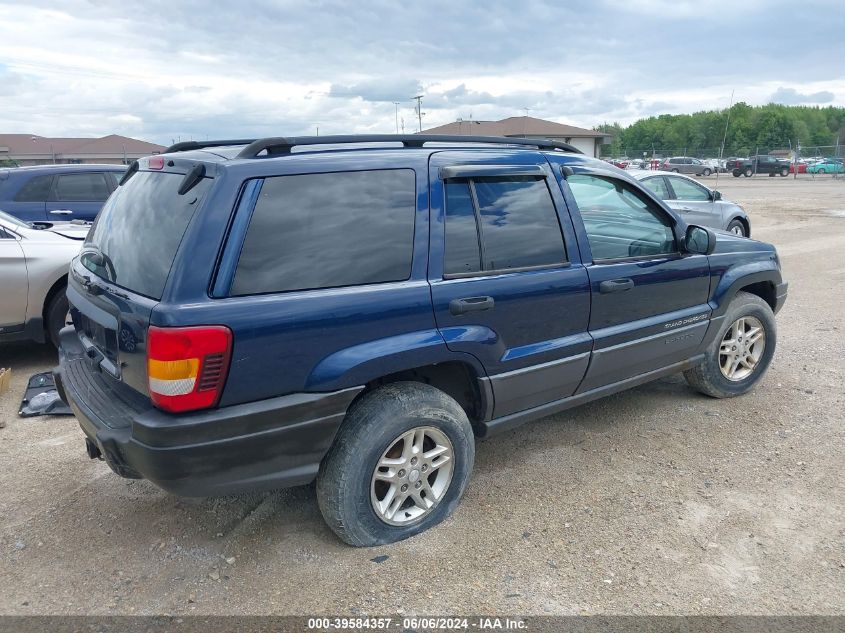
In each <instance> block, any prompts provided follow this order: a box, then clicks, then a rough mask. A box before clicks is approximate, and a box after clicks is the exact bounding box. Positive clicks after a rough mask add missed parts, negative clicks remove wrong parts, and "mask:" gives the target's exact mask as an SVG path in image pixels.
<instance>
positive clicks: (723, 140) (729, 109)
mask: <svg viewBox="0 0 845 633" xmlns="http://www.w3.org/2000/svg"><path fill="white" fill-rule="evenodd" d="M733 105H734V91H733V90H731V100H730V103H729V104H728V118H727V120H726V121H725V134H724V136H722V146H721V147H720V148H719V161H718V162H717V163H716V185H715V186H714V187H713V189H714V191H715V190H717V189H718V188H719V170H720V169H721V168H722V155H723V154H724V153H725V143H727V141H728V125H730V123H731V108H732V107H733Z"/></svg>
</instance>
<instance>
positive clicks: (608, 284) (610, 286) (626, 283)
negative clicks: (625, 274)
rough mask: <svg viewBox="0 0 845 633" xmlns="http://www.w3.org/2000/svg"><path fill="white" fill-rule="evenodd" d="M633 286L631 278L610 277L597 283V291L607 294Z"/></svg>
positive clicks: (623, 290)
mask: <svg viewBox="0 0 845 633" xmlns="http://www.w3.org/2000/svg"><path fill="white" fill-rule="evenodd" d="M633 287H634V280H633V279H628V278H625V279H611V280H609V281H603V282H601V283H600V284H599V292H601V293H602V294H609V293H611V292H625V291H626V290H630V289H631V288H633Z"/></svg>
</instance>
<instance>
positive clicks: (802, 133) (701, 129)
mask: <svg viewBox="0 0 845 633" xmlns="http://www.w3.org/2000/svg"><path fill="white" fill-rule="evenodd" d="M729 114H730V121H729V124H728V133H727V138H726V140H725V149H724V153H723V155H724V156H726V157H727V156H748V155H751V154H753V153H754V152H755V151H759V152H760V153H763V152H769V151H772V150H778V149H794V148H795V147H796V145H797V144H798V143H799V142H800V144H801V147H802V152H801V153H802V155H805V156H806V155H810V154H812V153H814V150H815V149H816V148H819V151H821V148H825V149H826V151H825V152H824V153H825V154H826V155H833V154H834V153H836V152H837V151H838V154H839V155H841V154H842V152H843V148H841V147H839V146H840V144H845V108H840V107H834V106H825V107H819V106H787V105H780V104H775V103H770V104H768V105H764V106H750V105H748V104H747V103H744V102H742V101H740V102H738V103H736V104H734V105H733V106H732V107H731V108H730V110H728V109H725V110H708V111H703V112H695V113H693V114H661V115H660V116H652V117H648V118H647V119H640V120H639V121H636V122H635V123H632V124H631V125H629V126H627V127H623V126H621V125H619V124H618V123H611V124H608V123H605V124H603V125H599V126H596V128H595V129H596V130H598V131H601V132H606V133H608V134H612V135H613V142H612V143H611V144H610V145H604V146H602V155H603V156H623V155H627V156H629V157H631V158H635V157H638V156H641V155H642V153H643V152H647V154H648V156H649V157H650V156H651V155H652V152H653V153H654V154H656V155H662V156H667V155H678V154H681V153H683V154H684V155H688V156H699V157H704V158H708V157H710V158H712V157H715V156H718V153H719V148H720V147H721V146H722V139H723V137H724V134H725V124H726V123H727V122H728V115H729Z"/></svg>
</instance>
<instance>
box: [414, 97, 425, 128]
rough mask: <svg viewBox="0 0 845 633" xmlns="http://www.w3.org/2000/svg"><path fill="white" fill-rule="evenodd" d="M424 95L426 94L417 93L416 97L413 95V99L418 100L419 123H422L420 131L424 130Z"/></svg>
mask: <svg viewBox="0 0 845 633" xmlns="http://www.w3.org/2000/svg"><path fill="white" fill-rule="evenodd" d="M424 96H425V95H417V96H416V97H411V99H416V100H417V108H416V110H417V119H418V120H419V124H420V132H422V115H423V113H422V98H423V97H424Z"/></svg>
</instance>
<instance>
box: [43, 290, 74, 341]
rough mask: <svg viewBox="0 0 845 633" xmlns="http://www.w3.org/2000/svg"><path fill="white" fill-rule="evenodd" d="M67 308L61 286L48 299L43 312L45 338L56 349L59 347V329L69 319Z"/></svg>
mask: <svg viewBox="0 0 845 633" xmlns="http://www.w3.org/2000/svg"><path fill="white" fill-rule="evenodd" d="M68 309H69V306H68V302H67V295H66V294H65V289H64V288H61V289H60V290H59V291H58V292H56V294H54V295H53V298H52V299H50V303H49V304H48V305H47V310H46V312H45V317H46V321H45V326H46V330H47V338H48V339H50V342H51V343H52V344H53V345H55V346H56V349H58V347H59V331H60V330H61V329H62V328H63V327H65V325H68V324H69V321H70V319H69V316H70V315H69V313H68Z"/></svg>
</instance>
